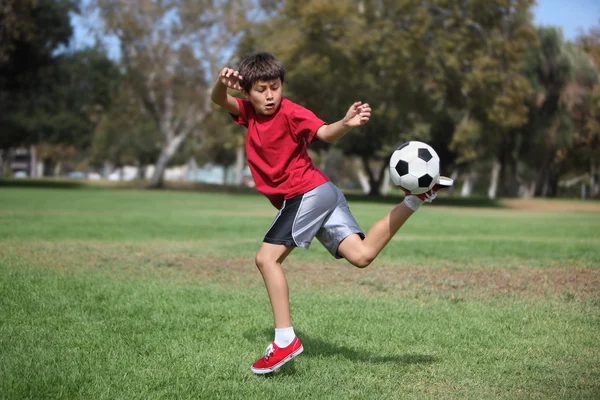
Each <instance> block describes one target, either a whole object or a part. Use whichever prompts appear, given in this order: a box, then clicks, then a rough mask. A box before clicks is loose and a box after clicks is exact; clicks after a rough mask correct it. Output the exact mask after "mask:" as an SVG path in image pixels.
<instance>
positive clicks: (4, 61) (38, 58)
mask: <svg viewBox="0 0 600 400" xmlns="http://www.w3.org/2000/svg"><path fill="white" fill-rule="evenodd" d="M76 9H77V8H76V2H75V1H74V0H53V1H43V2H38V1H36V0H23V1H21V0H19V1H17V0H7V1H5V2H3V3H2V5H0V27H1V28H0V36H1V39H2V40H1V42H0V43H1V44H0V108H1V109H2V113H0V127H2V128H1V129H2V135H0V149H8V148H11V147H17V146H20V145H25V144H31V143H33V142H35V141H37V140H39V139H40V137H39V133H38V131H37V127H38V124H39V123H40V122H41V121H40V120H41V118H43V116H42V115H40V111H45V112H47V111H49V110H40V108H39V101H38V97H39V96H40V95H41V94H40V86H43V85H47V84H49V83H50V82H48V81H47V80H46V81H45V78H46V77H47V76H48V75H51V74H52V73H51V72H50V71H51V70H52V69H53V68H55V66H56V63H57V62H58V61H57V56H56V50H57V49H58V48H59V47H60V46H66V45H67V44H68V42H69V39H70V37H71V34H72V29H71V25H70V23H69V12H73V11H76Z"/></svg>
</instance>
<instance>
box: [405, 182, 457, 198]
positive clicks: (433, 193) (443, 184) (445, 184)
mask: <svg viewBox="0 0 600 400" xmlns="http://www.w3.org/2000/svg"><path fill="white" fill-rule="evenodd" d="M453 184H454V179H450V178H447V177H445V176H440V177H439V178H438V181H437V183H436V184H435V185H433V187H432V188H431V190H429V191H428V192H425V193H421V194H415V196H417V197H418V198H420V199H421V200H423V201H425V202H427V203H431V202H432V201H433V199H435V198H436V197H437V192H439V191H440V190H442V189H447V188H449V187H451V186H452V185H453ZM406 194H407V195H408V194H410V192H406Z"/></svg>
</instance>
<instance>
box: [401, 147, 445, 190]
mask: <svg viewBox="0 0 600 400" xmlns="http://www.w3.org/2000/svg"><path fill="white" fill-rule="evenodd" d="M439 176H440V158H439V157H438V155H437V153H436V152H435V150H433V148H432V147H431V146H430V145H428V144H427V143H423V142H417V141H410V142H406V143H404V144H402V145H400V146H399V147H398V148H397V149H396V150H394V152H393V153H392V157H390V177H391V178H392V182H394V184H395V185H396V186H399V187H400V188H401V189H404V190H405V191H409V192H410V193H411V194H421V193H425V192H427V191H429V190H431V188H432V187H433V185H435V184H436V182H437V180H438V177H439Z"/></svg>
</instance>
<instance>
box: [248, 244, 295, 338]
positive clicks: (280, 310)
mask: <svg viewBox="0 0 600 400" xmlns="http://www.w3.org/2000/svg"><path fill="white" fill-rule="evenodd" d="M293 249H294V247H291V246H285V245H282V244H271V243H263V244H262V245H261V246H260V249H259V250H258V253H257V254H256V266H257V267H258V270H259V271H260V273H261V274H262V277H263V280H264V281H265V286H266V287H267V292H268V293H269V299H270V300H271V308H272V309H273V318H274V319H275V328H288V327H290V326H292V317H291V315H290V300H289V290H288V284H287V280H286V278H285V274H284V273H283V269H282V268H281V263H283V260H285V258H286V257H287V256H288V255H289V254H290V253H291V252H292V250H293Z"/></svg>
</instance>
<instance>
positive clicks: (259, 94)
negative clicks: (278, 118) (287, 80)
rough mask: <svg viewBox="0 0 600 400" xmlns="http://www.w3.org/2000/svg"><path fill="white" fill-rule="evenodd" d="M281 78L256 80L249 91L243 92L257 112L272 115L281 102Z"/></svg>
mask: <svg viewBox="0 0 600 400" xmlns="http://www.w3.org/2000/svg"><path fill="white" fill-rule="evenodd" d="M281 86H282V83H281V79H280V78H277V79H273V80H271V81H257V82H254V84H252V88H251V89H250V92H249V93H247V92H245V91H244V92H243V93H244V96H245V97H246V99H248V100H250V103H252V106H254V109H255V110H256V112H257V113H259V114H263V115H273V114H275V112H276V111H277V109H278V108H279V105H280V104H281Z"/></svg>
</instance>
